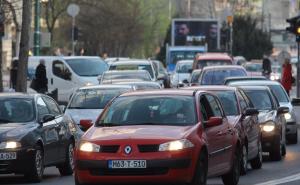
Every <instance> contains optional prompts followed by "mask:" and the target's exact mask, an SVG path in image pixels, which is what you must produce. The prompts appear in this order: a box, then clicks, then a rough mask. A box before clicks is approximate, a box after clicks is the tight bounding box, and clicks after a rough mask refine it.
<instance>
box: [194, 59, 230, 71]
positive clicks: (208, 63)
mask: <svg viewBox="0 0 300 185" xmlns="http://www.w3.org/2000/svg"><path fill="white" fill-rule="evenodd" d="M220 65H232V61H231V60H198V62H197V69H202V68H204V67H206V66H220Z"/></svg>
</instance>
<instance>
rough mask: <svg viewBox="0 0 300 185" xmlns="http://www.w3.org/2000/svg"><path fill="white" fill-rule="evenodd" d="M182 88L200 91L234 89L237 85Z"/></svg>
mask: <svg viewBox="0 0 300 185" xmlns="http://www.w3.org/2000/svg"><path fill="white" fill-rule="evenodd" d="M183 89H186V90H200V91H236V90H237V87H232V86H225V85H203V86H192V87H186V88H183Z"/></svg>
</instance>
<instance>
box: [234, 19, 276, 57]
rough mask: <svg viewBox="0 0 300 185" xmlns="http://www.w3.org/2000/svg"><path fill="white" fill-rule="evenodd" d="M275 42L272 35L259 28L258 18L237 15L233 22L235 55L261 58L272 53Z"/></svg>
mask: <svg viewBox="0 0 300 185" xmlns="http://www.w3.org/2000/svg"><path fill="white" fill-rule="evenodd" d="M272 49H273V43H272V41H271V39H270V35H269V34H268V33H266V32H263V31H262V30H261V29H258V28H257V20H256V19H253V18H251V17H250V16H236V17H235V18H234V23H233V55H234V56H244V57H245V58H246V59H247V60H251V59H261V58H262V57H263V55H264V54H265V53H266V54H270V53H271V52H272Z"/></svg>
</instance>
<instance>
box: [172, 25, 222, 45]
mask: <svg viewBox="0 0 300 185" xmlns="http://www.w3.org/2000/svg"><path fill="white" fill-rule="evenodd" d="M219 33H220V29H219V22H218V20H212V19H211V20H203V19H173V22H172V46H207V49H208V51H216V50H217V49H218V48H219V40H220V34H219Z"/></svg>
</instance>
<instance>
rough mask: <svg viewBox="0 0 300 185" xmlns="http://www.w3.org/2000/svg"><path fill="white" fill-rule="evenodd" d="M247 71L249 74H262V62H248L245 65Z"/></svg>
mask: <svg viewBox="0 0 300 185" xmlns="http://www.w3.org/2000/svg"><path fill="white" fill-rule="evenodd" d="M243 66H244V68H245V69H246V71H247V74H248V76H262V71H263V70H262V63H261V62H247V63H246V64H244V65H243Z"/></svg>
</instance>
